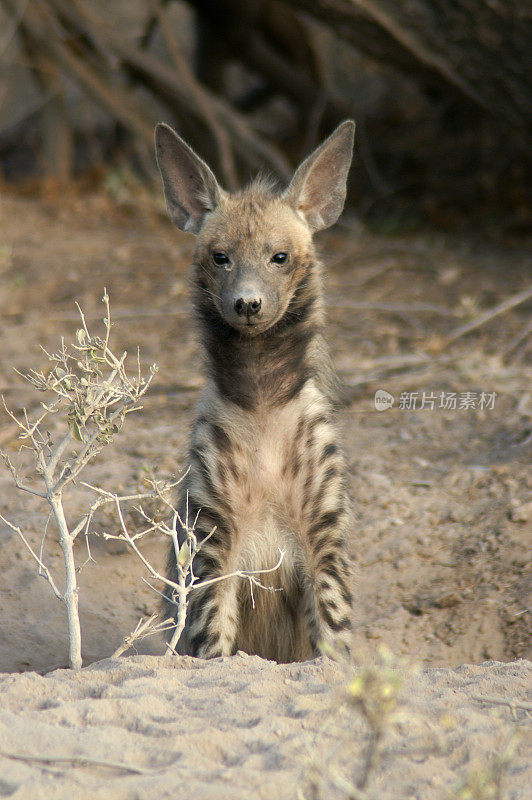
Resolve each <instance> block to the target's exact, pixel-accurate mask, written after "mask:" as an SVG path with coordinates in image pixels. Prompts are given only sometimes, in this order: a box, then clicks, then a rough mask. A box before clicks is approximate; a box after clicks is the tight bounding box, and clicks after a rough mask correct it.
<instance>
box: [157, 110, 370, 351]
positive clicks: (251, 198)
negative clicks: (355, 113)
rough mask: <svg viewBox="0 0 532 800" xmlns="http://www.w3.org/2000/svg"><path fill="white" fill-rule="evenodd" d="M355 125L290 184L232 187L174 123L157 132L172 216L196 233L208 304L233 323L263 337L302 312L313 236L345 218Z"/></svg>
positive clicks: (199, 281)
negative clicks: (228, 188) (300, 302)
mask: <svg viewBox="0 0 532 800" xmlns="http://www.w3.org/2000/svg"><path fill="white" fill-rule="evenodd" d="M354 131H355V124H354V122H352V121H351V120H347V121H346V122H343V123H342V124H341V125H340V126H339V127H338V128H337V129H336V130H335V131H334V133H333V134H332V135H331V136H330V137H329V138H328V139H327V140H326V141H325V142H324V143H323V144H322V145H321V146H320V147H318V148H317V150H315V151H314V153H312V155H310V156H309V157H308V158H307V159H306V160H305V161H303V163H302V164H301V166H300V167H299V168H298V169H297V171H296V172H295V174H294V177H293V178H292V181H291V182H290V185H289V186H288V188H286V189H285V190H284V191H276V190H275V189H274V187H273V186H272V184H270V183H268V182H267V181H265V180H260V179H259V180H256V181H255V182H254V183H252V184H251V185H250V186H248V187H247V188H246V189H244V190H243V191H241V192H238V193H236V194H229V193H228V192H226V191H224V190H223V189H222V188H221V187H220V185H219V184H218V181H217V180H216V178H215V177H214V174H213V173H212V171H211V170H210V168H209V167H208V166H207V164H206V163H205V162H204V161H203V160H202V159H201V158H200V157H199V156H198V155H196V153H195V152H194V151H193V150H192V149H191V148H190V147H189V146H188V145H187V144H186V143H185V142H184V141H183V140H182V139H181V138H180V137H179V136H178V135H177V134H176V133H175V132H174V131H173V130H172V129H171V128H170V127H168V125H164V124H162V123H161V124H159V125H157V128H156V131H155V146H156V153H157V163H158V165H159V170H160V172H161V175H162V179H163V184H164V193H165V197H166V203H167V206H168V213H169V215H170V218H171V220H172V221H173V222H174V224H175V225H177V227H178V228H180V229H181V230H183V231H189V232H191V233H194V234H196V236H197V243H196V248H195V252H194V267H195V274H194V278H195V283H196V285H197V287H198V288H199V289H200V291H201V292H202V302H203V303H205V302H208V303H210V304H212V306H213V308H214V309H216V312H217V313H218V314H219V316H220V317H221V318H222V320H223V321H224V322H225V323H227V324H228V325H229V326H231V328H233V329H236V330H237V331H239V332H240V333H242V334H244V335H247V336H256V335H258V334H261V333H264V332H265V331H267V330H268V329H270V328H272V326H274V325H275V324H276V323H278V322H279V321H280V320H282V319H283V317H285V315H287V314H292V313H295V311H297V301H298V293H299V294H301V293H302V287H304V286H305V282H306V281H308V280H309V274H308V273H309V271H310V270H312V269H314V268H315V267H314V264H315V258H314V250H313V244H312V235H313V233H314V232H315V231H318V230H321V229H323V228H328V227H329V226H330V225H333V224H334V223H335V222H336V220H337V219H338V217H339V216H340V214H341V212H342V209H343V206H344V202H345V194H346V181H347V174H348V172H349V167H350V165H351V158H352V152H353V138H354Z"/></svg>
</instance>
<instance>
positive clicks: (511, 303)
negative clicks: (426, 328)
mask: <svg viewBox="0 0 532 800" xmlns="http://www.w3.org/2000/svg"><path fill="white" fill-rule="evenodd" d="M531 298H532V289H525V290H524V291H523V292H519V293H518V294H514V295H513V296H512V297H509V298H508V299H507V300H504V301H503V302H502V303H499V305H496V306H494V308H490V309H489V310H488V311H484V312H483V313H482V314H480V315H479V316H478V317H477V318H476V319H475V320H473V321H472V322H468V323H467V325H461V326H460V327H459V328H457V329H456V330H455V331H454V332H453V333H451V334H450V335H449V336H447V338H446V339H445V344H444V345H443V347H447V345H449V344H451V343H452V342H455V341H456V340H457V339H459V338H460V337H461V336H465V335H466V334H467V333H471V331H475V330H477V328H480V327H481V326H482V325H485V324H486V322H491V320H492V319H495V317H498V316H500V315H501V314H504V313H505V312H506V311H510V310H511V309H512V308H516V307H517V306H519V305H521V304H522V303H526V301H527V300H530V299H531ZM443 347H442V349H443Z"/></svg>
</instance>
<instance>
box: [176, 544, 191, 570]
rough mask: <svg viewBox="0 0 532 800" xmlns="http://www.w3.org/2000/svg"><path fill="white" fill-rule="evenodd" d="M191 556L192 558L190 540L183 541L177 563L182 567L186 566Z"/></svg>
mask: <svg viewBox="0 0 532 800" xmlns="http://www.w3.org/2000/svg"><path fill="white" fill-rule="evenodd" d="M189 558H190V545H189V543H188V542H183V544H182V545H181V547H180V549H179V555H178V556H177V563H178V564H179V565H180V566H181V567H184V566H185V564H186V563H187V561H188V559H189Z"/></svg>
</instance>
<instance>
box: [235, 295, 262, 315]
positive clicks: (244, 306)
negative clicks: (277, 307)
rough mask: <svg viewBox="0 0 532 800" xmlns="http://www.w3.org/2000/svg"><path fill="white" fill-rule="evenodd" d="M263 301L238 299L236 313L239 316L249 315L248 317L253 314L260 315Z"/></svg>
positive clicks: (236, 299) (258, 299)
mask: <svg viewBox="0 0 532 800" xmlns="http://www.w3.org/2000/svg"><path fill="white" fill-rule="evenodd" d="M261 306H262V300H261V299H260V297H258V298H257V297H253V296H251V297H236V298H235V311H236V313H237V314H247V316H248V317H251V316H253V314H258V313H259V311H260V307H261Z"/></svg>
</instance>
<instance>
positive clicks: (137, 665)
mask: <svg viewBox="0 0 532 800" xmlns="http://www.w3.org/2000/svg"><path fill="white" fill-rule="evenodd" d="M531 673H532V665H531V664H530V663H529V662H525V661H517V662H514V663H512V664H502V663H500V662H494V661H492V662H486V663H485V664H483V665H481V666H462V667H459V668H457V669H456V670H447V669H428V670H425V671H423V672H422V673H420V674H415V675H409V674H408V672H407V673H406V674H405V675H404V676H403V688H402V699H401V701H400V703H399V706H398V708H397V713H396V719H395V721H394V722H393V723H390V724H389V725H388V726H387V728H386V731H385V733H384V735H383V739H382V742H381V745H380V748H379V751H378V760H377V761H376V763H375V765H374V767H372V768H371V770H370V777H369V781H368V784H367V786H366V787H365V793H364V797H368V798H370V797H371V798H379V799H380V800H381V799H382V800H384V798H390V800H395V798H420V800H426V798H430V799H431V800H439V799H440V798H441V800H447V798H450V797H455V798H459V797H463V798H464V800H465V798H466V797H468V796H469V797H471V796H473V797H477V798H485V799H486V800H488V798H495V797H497V796H500V797H504V798H508V800H518V798H519V799H522V800H525V798H528V797H530V794H529V792H530V787H531V785H532V763H531V760H530V756H531V755H532V753H531V748H530V744H531V743H532V741H531V739H530V737H528V739H527V738H526V737H525V735H524V731H525V725H526V721H527V719H528V722H530V710H531V708H532V705H531V703H530V687H531V682H530V679H531ZM345 681H346V674H345V671H344V670H343V669H342V668H341V667H339V666H338V665H337V664H334V663H332V662H331V661H329V660H328V659H325V658H322V659H318V660H317V661H313V662H307V663H304V664H289V665H278V664H275V663H273V662H269V661H263V660H261V659H260V658H258V657H256V656H251V657H249V656H243V657H239V656H238V655H237V656H234V657H232V658H222V659H216V660H214V661H211V662H205V661H201V660H197V659H192V658H188V657H183V658H175V659H170V660H169V661H168V660H165V659H164V658H160V657H153V656H151V657H150V656H137V657H133V658H128V659H121V660H120V659H106V660H104V661H100V662H98V663H96V664H94V665H93V666H91V667H88V668H86V669H84V670H82V671H81V672H80V673H72V672H69V671H65V670H57V671H56V672H53V673H51V674H49V675H47V676H45V677H42V676H40V675H37V674H35V673H27V674H25V675H22V676H18V677H15V676H9V675H2V676H0V776H1V777H0V796H2V797H10V798H12V800H41V798H43V797H46V798H47V800H63V798H67V797H68V798H71V800H77V798H109V800H110V799H111V798H112V800H131V798H135V800H151V799H152V798H153V797H158V798H161V800H162V799H163V798H175V797H177V796H179V797H182V798H201V799H202V800H207V798H217V800H226V799H227V800H237V798H242V800H245V799H246V800H247V798H249V797H256V798H272V797H275V798H279V800H282V799H283V798H296V797H297V796H298V794H297V793H298V790H299V792H300V793H301V794H300V795H299V796H300V797H305V798H312V797H323V798H331V799H332V798H340V797H342V798H343V797H348V796H349V795H348V793H347V792H346V791H345V790H344V789H343V788H338V786H339V785H340V786H341V781H343V782H344V785H347V782H348V781H351V782H356V781H357V780H358V779H359V778H360V775H361V773H362V768H363V764H364V750H365V747H367V744H368V731H367V728H366V725H365V722H364V721H363V719H362V718H361V716H360V714H358V713H357V711H356V710H355V709H353V708H351V707H350V706H349V705H347V704H346V703H345V702H344V699H343V698H344V685H345ZM527 686H528V697H529V700H528V701H527V700H526V696H527V691H526V690H527ZM494 696H495V697H494ZM494 699H495V700H498V701H501V702H502V703H503V704H502V705H499V704H496V703H495V702H493V701H494ZM505 702H508V703H509V704H510V705H504V703H505ZM512 704H513V706H512ZM519 704H521V707H520V705H519ZM526 709H528V711H527V710H526ZM517 729H519V731H520V733H519V734H515V731H516V730H517ZM525 732H526V731H525ZM528 733H530V729H529V728H528ZM508 747H510V748H511V757H510V759H509V762H508V763H507V762H506V761H505V758H504V753H505V752H506V751H507V750H508ZM6 754H10V755H12V756H13V755H18V756H22V757H23V758H24V757H25V758H26V759H27V760H20V759H16V760H15V759H13V758H9V757H8V756H7V755H6ZM501 756H502V757H503V762H504V766H503V768H502V775H500V789H501V792H502V794H501V795H496V794H495V793H494V792H495V788H494V787H495V786H496V785H497V781H498V780H499V778H498V777H495V776H497V775H499V774H500V773H498V772H497V767H496V766H495V765H496V764H497V758H498V757H501ZM32 758H35V759H36V760H34V761H33V760H31V759H32ZM38 759H43V760H38ZM69 759H72V760H73V761H74V763H72V762H71V761H69ZM95 762H100V763H95ZM102 762H103V763H102ZM464 785H469V786H470V787H475V786H482V785H483V786H484V787H485V790H486V793H483V794H477V795H465V794H463V795H461V794H460V791H463V787H464ZM483 791H484V790H483ZM488 792H490V793H488Z"/></svg>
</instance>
